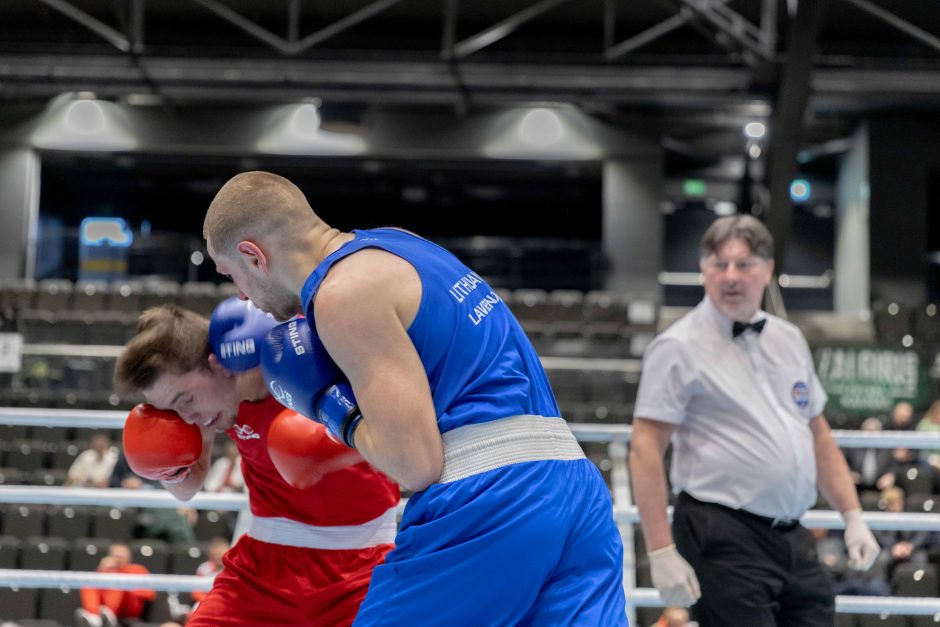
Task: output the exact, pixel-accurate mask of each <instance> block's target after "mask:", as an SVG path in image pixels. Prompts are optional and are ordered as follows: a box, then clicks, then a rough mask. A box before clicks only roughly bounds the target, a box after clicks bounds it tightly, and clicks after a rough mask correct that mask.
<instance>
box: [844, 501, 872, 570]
mask: <svg viewBox="0 0 940 627" xmlns="http://www.w3.org/2000/svg"><path fill="white" fill-rule="evenodd" d="M842 519H843V520H844V521H845V550H846V551H847V552H848V554H849V566H850V567H851V568H852V569H854V570H868V569H869V568H871V567H872V564H874V563H875V559H876V558H877V557H878V553H879V552H881V547H880V546H878V541H877V540H875V536H874V535H872V532H871V529H869V528H868V525H867V524H866V523H865V521H864V520H862V510H860V509H851V510H849V511H847V512H844V513H843V514H842Z"/></svg>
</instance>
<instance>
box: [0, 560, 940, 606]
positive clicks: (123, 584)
mask: <svg viewBox="0 0 940 627" xmlns="http://www.w3.org/2000/svg"><path fill="white" fill-rule="evenodd" d="M213 579H214V578H213V577H199V576H195V575H131V574H118V573H96V572H69V571H62V570H14V569H7V568H0V588H13V589H14V590H16V589H22V588H53V589H54V588H66V589H70V588H100V589H108V590H156V591H160V592H190V591H193V590H204V591H205V590H209V589H211V588H212V582H213ZM624 592H625V593H626V596H627V603H628V604H629V605H632V606H633V607H663V602H662V600H661V599H660V598H659V592H657V591H656V590H655V589H654V588H633V589H628V590H624ZM836 611H837V612H839V613H854V614H905V615H920V616H924V615H933V614H937V613H940V598H927V597H863V596H858V597H856V596H837V597H836Z"/></svg>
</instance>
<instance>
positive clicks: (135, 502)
mask: <svg viewBox="0 0 940 627" xmlns="http://www.w3.org/2000/svg"><path fill="white" fill-rule="evenodd" d="M126 417H127V412H126V411H92V410H61V409H31V408H0V424H8V425H25V426H33V427H81V428H97V429H120V428H122V426H123V424H124V420H125V419H126ZM570 427H571V430H572V432H573V433H574V434H575V436H576V437H577V438H578V440H579V441H580V442H596V443H606V444H607V445H608V453H609V457H610V460H611V489H612V494H613V501H614V512H613V513H614V517H615V519H616V520H617V525H618V527H619V528H620V530H621V535H622V537H623V539H624V548H625V552H624V590H625V592H626V597H627V607H628V611H631V613H632V609H633V608H637V607H662V606H663V603H662V601H661V600H660V598H659V593H658V592H657V591H656V590H655V589H652V588H636V587H635V586H634V582H635V563H634V555H633V550H632V547H633V524H635V523H638V522H639V516H638V514H637V510H636V507H635V506H633V505H632V499H631V497H630V490H629V473H628V470H627V443H628V442H629V441H630V435H631V433H632V429H631V427H630V426H628V425H598V424H571V425H570ZM832 433H833V436H834V438H835V440H836V443H837V444H838V445H839V446H840V447H842V448H897V447H906V448H913V449H925V448H938V449H940V432H938V433H921V432H861V431H839V430H834V431H833V432H832ZM938 499H940V496H938ZM0 503H14V504H45V505H73V506H74V505H97V506H110V507H117V508H123V507H142V508H169V509H175V508H177V507H179V506H180V501H178V500H176V498H175V497H173V495H172V494H170V493H169V492H166V491H154V490H128V489H97V488H72V487H45V486H0ZM404 503H405V501H402V502H401V503H400V504H399V514H400V513H401V509H402V508H403V507H404ZM186 505H187V507H192V508H194V509H211V510H220V511H236V512H243V511H246V510H247V508H248V498H247V495H245V494H211V493H206V492H200V493H198V494H196V495H195V496H194V497H193V498H192V499H191V500H190V501H187V502H186ZM670 513H671V512H670ZM863 518H864V519H865V521H866V522H867V523H868V525H869V526H870V527H871V528H872V529H873V530H875V529H895V530H917V531H940V514H932V513H896V514H894V513H886V512H864V513H863ZM802 523H803V524H804V525H805V526H807V527H820V528H824V529H841V528H843V522H842V518H841V516H840V515H839V513H838V512H835V511H829V510H811V511H809V512H807V513H806V515H804V516H803V518H802ZM0 587H4V588H12V589H20V588H80V587H96V588H111V589H121V590H133V589H141V588H149V589H153V590H157V591H166V592H188V591H193V590H209V589H210V588H211V587H212V577H199V576H195V575H161V574H151V575H116V574H110V573H97V572H70V571H41V570H20V569H0ZM836 611H837V612H839V613H853V614H878V615H883V616H884V615H888V614H902V615H922V616H923V615H928V616H934V618H935V620H938V621H940V597H878V596H838V597H836Z"/></svg>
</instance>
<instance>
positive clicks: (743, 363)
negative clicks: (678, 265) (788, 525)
mask: <svg viewBox="0 0 940 627" xmlns="http://www.w3.org/2000/svg"><path fill="white" fill-rule="evenodd" d="M762 318H766V319H767V322H766V324H765V326H764V329H763V332H762V333H760V334H757V333H754V332H753V331H750V330H748V331H746V332H745V333H743V334H741V335H740V336H738V337H737V338H732V333H731V327H732V320H731V319H730V318H728V317H726V316H725V315H723V314H722V313H721V312H719V311H718V309H716V308H715V306H714V305H713V304H712V303H711V301H710V300H709V298H708V297H707V296H706V297H705V299H704V300H703V301H702V302H701V303H700V304H699V305H698V306H697V307H696V308H695V309H693V310H692V311H691V312H689V313H688V314H686V315H685V316H683V317H682V318H681V319H680V320H679V321H677V322H676V323H675V324H673V325H672V326H671V327H670V328H669V329H667V330H666V331H665V332H663V333H662V334H661V335H659V336H658V337H657V338H656V339H655V340H653V342H652V343H651V344H650V345H649V347H648V348H647V350H646V353H645V355H644V357H643V372H642V375H641V378H640V388H639V391H638V393H637V401H636V409H635V412H634V413H635V415H636V416H637V417H639V418H648V419H651V420H657V421H660V422H666V423H670V424H674V425H676V431H675V434H674V435H673V439H672V441H673V457H672V469H671V472H670V479H671V480H672V485H673V488H674V489H675V490H676V491H680V490H682V491H685V492H687V493H688V494H690V495H692V496H693V497H695V498H696V499H699V500H701V501H708V502H711V503H720V504H722V505H727V506H728V507H733V508H735V509H744V510H747V511H749V512H752V513H754V514H760V515H761V516H768V517H770V518H799V517H800V516H802V515H803V513H804V512H806V510H807V509H809V508H810V507H811V506H812V505H813V504H814V503H815V502H816V458H815V454H814V447H813V435H812V432H811V431H810V428H809V422H810V421H811V420H812V419H813V418H814V417H816V416H817V415H819V414H820V413H822V410H823V407H824V406H825V404H826V400H827V397H826V393H825V391H823V389H822V385H821V384H820V383H819V379H818V377H817V376H816V372H815V370H814V368H813V360H812V356H811V354H810V351H809V346H808V345H807V344H806V340H805V339H804V337H803V335H802V333H800V331H799V329H797V328H796V327H795V326H793V325H792V324H790V323H789V322H787V321H786V320H783V319H782V318H778V317H776V316H772V315H769V314H767V313H765V312H763V311H759V312H758V313H757V314H755V316H754V318H753V319H752V322H753V321H756V320H760V319H762Z"/></svg>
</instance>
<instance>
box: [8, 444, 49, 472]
mask: <svg viewBox="0 0 940 627" xmlns="http://www.w3.org/2000/svg"><path fill="white" fill-rule="evenodd" d="M47 450H48V447H47V446H46V445H45V443H44V442H43V441H42V440H34V439H30V440H13V442H11V447H10V451H9V452H8V453H7V458H6V463H7V465H8V466H13V467H14V468H19V469H20V470H21V471H24V472H31V471H33V470H38V469H40V468H43V467H46V466H47V465H48V464H47V463H46V458H47V457H48V455H47Z"/></svg>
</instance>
